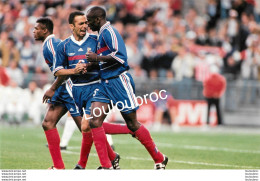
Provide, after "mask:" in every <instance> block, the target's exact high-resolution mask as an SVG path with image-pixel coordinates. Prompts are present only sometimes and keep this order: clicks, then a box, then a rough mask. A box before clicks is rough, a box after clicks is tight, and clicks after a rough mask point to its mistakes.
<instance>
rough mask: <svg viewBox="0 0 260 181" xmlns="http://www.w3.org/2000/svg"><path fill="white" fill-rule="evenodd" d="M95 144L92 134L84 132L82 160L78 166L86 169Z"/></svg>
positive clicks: (81, 151) (80, 159)
mask: <svg viewBox="0 0 260 181" xmlns="http://www.w3.org/2000/svg"><path fill="white" fill-rule="evenodd" d="M92 144H93V138H92V133H91V132H82V141H81V150H80V158H79V161H78V164H79V165H80V166H82V168H85V167H86V165H87V162H88V156H89V153H90V150H91V146H92Z"/></svg>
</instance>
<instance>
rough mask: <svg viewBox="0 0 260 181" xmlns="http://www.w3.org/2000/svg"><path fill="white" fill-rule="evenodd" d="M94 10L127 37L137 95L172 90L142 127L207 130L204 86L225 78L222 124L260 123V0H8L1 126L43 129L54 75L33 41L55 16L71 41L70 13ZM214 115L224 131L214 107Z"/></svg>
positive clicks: (144, 114) (0, 75)
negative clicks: (101, 10) (39, 23)
mask: <svg viewBox="0 0 260 181" xmlns="http://www.w3.org/2000/svg"><path fill="white" fill-rule="evenodd" d="M91 5H101V6H104V7H105V8H106V10H107V19H108V21H110V22H111V23H112V24H113V26H115V27H116V28H117V30H118V31H119V32H120V34H121V35H122V37H123V38H124V40H125V44H126V48H127V54H128V63H129V65H130V67H131V69H130V72H131V74H132V76H133V78H134V80H135V84H136V95H138V96H143V95H145V94H148V95H150V94H151V93H152V92H157V93H158V92H159V91H160V90H165V91H166V94H165V95H167V99H158V100H157V101H154V102H153V101H148V104H145V105H142V106H141V107H140V109H139V111H138V119H139V120H140V121H141V122H143V123H145V124H147V125H148V126H150V128H152V129H154V130H163V129H167V130H168V129H173V130H174V129H179V128H180V127H182V126H196V127H201V126H205V124H206V120H207V102H206V100H205V97H204V94H203V82H204V81H205V80H206V79H207V78H208V77H209V76H210V75H211V73H218V74H220V75H223V76H224V77H225V79H226V89H225V91H224V94H223V95H222V96H221V97H220V109H221V111H222V113H221V114H222V125H223V126H229V125H232V126H248V127H256V126H260V121H259V117H260V109H259V108H260V83H259V81H260V25H259V23H260V0H196V1H195V0H185V1H184V0H95V1H92V0H73V1H72V0H65V1H62V0H28V1H27V0H6V1H4V0H1V2H0V124H1V123H2V124H32V125H40V124H41V120H42V118H43V116H44V113H45V106H46V105H44V104H42V103H41V102H42V96H43V93H44V91H45V90H46V89H47V88H48V87H49V86H50V84H51V83H52V82H53V75H52V73H51V72H50V70H49V68H48V66H47V65H46V64H45V60H44V59H43V56H42V47H41V42H35V41H34V39H33V34H32V32H33V28H34V24H35V22H36V20H37V19H38V18H40V17H42V16H48V17H50V18H51V19H52V20H53V21H54V34H55V35H56V37H58V38H60V39H65V38H67V37H68V36H70V35H71V32H70V29H69V26H68V20H67V19H68V15H69V13H70V12H72V11H75V10H81V11H84V12H86V10H87V9H88V8H89V6H91ZM153 95H154V94H153ZM148 97H149V96H148ZM149 98H150V99H152V97H149ZM152 100H155V99H152ZM209 116H210V125H211V126H213V127H214V126H217V125H218V121H217V114H216V109H214V107H213V108H212V109H211V112H210V114H209ZM119 119H121V118H119V117H118V115H117V114H113V115H111V116H110V120H111V121H118V120H119Z"/></svg>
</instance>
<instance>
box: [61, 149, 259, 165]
mask: <svg viewBox="0 0 260 181" xmlns="http://www.w3.org/2000/svg"><path fill="white" fill-rule="evenodd" d="M62 153H67V154H73V155H79V153H78V152H73V151H68V150H64V151H62ZM90 156H95V157H97V154H96V153H90ZM122 159H127V160H142V161H152V159H151V158H139V157H128V156H127V157H122ZM169 160H170V162H175V163H182V164H188V165H207V166H215V167H233V168H240V169H260V168H258V167H253V166H238V165H228V164H218V163H205V162H191V161H181V160H172V159H169Z"/></svg>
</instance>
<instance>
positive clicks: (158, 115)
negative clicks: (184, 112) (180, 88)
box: [153, 89, 175, 131]
mask: <svg viewBox="0 0 260 181" xmlns="http://www.w3.org/2000/svg"><path fill="white" fill-rule="evenodd" d="M154 93H156V94H157V95H158V97H159V99H158V100H157V101H155V102H154V104H155V115H154V120H155V122H154V123H153V129H154V131H159V130H160V129H161V126H162V125H163V124H164V123H165V120H164V117H165V114H166V115H167V117H169V118H170V120H166V124H173V123H174V114H175V112H173V111H172V110H170V107H169V101H170V100H171V101H172V100H173V97H172V95H171V94H170V93H169V92H164V91H161V92H160V95H161V97H160V96H159V90H157V89H156V90H154ZM161 98H163V99H161ZM164 98H165V99H164ZM153 100H156V96H154V95H153Z"/></svg>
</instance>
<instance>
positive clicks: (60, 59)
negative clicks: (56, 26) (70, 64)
mask: <svg viewBox="0 0 260 181" xmlns="http://www.w3.org/2000/svg"><path fill="white" fill-rule="evenodd" d="M66 60H67V57H66V52H65V45H64V44H63V43H60V44H59V45H58V47H57V51H56V56H55V59H54V63H53V75H55V73H56V72H58V71H59V70H61V69H64V67H66V64H67V63H66Z"/></svg>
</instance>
